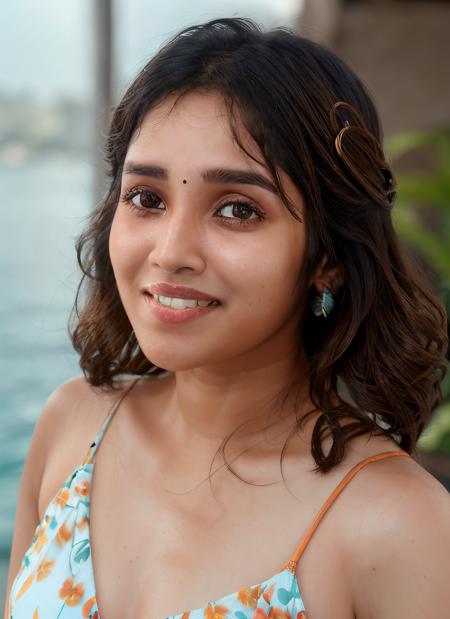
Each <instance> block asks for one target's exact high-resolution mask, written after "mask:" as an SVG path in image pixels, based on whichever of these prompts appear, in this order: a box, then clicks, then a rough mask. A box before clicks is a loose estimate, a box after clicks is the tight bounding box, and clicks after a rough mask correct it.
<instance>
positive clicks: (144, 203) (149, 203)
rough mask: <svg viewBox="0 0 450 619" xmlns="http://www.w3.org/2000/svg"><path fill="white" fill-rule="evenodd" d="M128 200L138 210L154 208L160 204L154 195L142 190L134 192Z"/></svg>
mask: <svg viewBox="0 0 450 619" xmlns="http://www.w3.org/2000/svg"><path fill="white" fill-rule="evenodd" d="M128 199H129V200H130V201H131V202H132V203H133V204H134V206H137V207H138V208H156V207H157V206H158V204H159V203H160V202H161V200H160V199H159V197H158V196H157V195H156V194H155V193H153V192H152V191H143V190H139V191H135V192H134V193H133V194H132V195H131V196H130V197H129V198H128Z"/></svg>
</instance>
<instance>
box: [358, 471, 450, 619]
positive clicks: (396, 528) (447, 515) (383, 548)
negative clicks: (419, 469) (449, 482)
mask: <svg viewBox="0 0 450 619" xmlns="http://www.w3.org/2000/svg"><path fill="white" fill-rule="evenodd" d="M352 566H353V567H352V588H353V592H354V601H355V603H354V609H355V612H356V617H357V619H424V617H427V618H428V617H430V619H431V618H432V619H448V618H449V617H450V494H449V493H448V492H447V490H446V489H445V488H444V487H443V486H442V485H441V484H440V483H439V482H437V481H435V480H434V478H432V479H431V476H430V479H427V478H425V477H424V476H421V475H419V476H417V478H413V479H411V480H410V481H409V482H408V483H407V484H405V485H404V487H401V488H400V489H399V488H397V489H396V491H395V492H394V493H393V492H389V493H386V495H385V496H382V497H380V501H379V504H378V506H377V507H376V508H375V509H372V510H371V513H370V514H368V515H367V516H366V517H365V518H364V520H362V521H361V529H360V536H359V543H358V547H357V549H356V552H355V560H354V561H352Z"/></svg>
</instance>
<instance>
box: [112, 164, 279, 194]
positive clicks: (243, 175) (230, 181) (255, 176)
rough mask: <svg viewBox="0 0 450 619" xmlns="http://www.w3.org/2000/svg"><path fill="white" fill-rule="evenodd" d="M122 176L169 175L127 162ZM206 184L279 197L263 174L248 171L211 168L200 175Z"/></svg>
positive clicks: (152, 166) (156, 169)
mask: <svg viewBox="0 0 450 619" xmlns="http://www.w3.org/2000/svg"><path fill="white" fill-rule="evenodd" d="M124 174H136V175H138V176H147V177H150V178H157V179H160V180H167V179H168V178H169V173H168V171H167V170H166V169H165V168H162V167H160V166H157V165H144V164H140V163H134V162H132V161H129V162H128V163H126V165H125V168H124ZM201 176H202V178H203V180H204V181H206V182H207V183H217V184H224V185H254V186H256V187H262V189H266V190H267V191H270V192H271V193H274V194H275V195H279V191H278V189H277V187H276V185H275V184H274V183H273V182H272V181H271V180H270V179H268V178H267V177H265V176H264V175H263V174H259V173H258V172H251V171H249V170H234V169H229V168H213V169H208V170H204V171H203V172H202V173H201Z"/></svg>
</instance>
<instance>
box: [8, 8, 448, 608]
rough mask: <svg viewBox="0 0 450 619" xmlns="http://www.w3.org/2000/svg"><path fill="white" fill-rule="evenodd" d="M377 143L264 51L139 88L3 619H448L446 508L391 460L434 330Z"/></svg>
mask: <svg viewBox="0 0 450 619" xmlns="http://www.w3.org/2000/svg"><path fill="white" fill-rule="evenodd" d="M380 133H381V131H380V126H379V121H378V118H377V114H376V111H375V109H374V105H373V103H372V101H371V99H370V97H369V95H368V94H367V91H366V90H365V88H364V86H363V85H362V84H361V82H360V80H359V79H358V78H357V77H356V76H355V75H354V74H353V73H352V71H351V70H350V69H349V68H348V67H347V66H346V65H345V64H344V63H343V62H342V61H341V60H340V59H338V58H337V57H336V56H335V55H334V54H332V53H331V52H330V51H328V50H326V49H324V48H323V47H321V46H319V45H317V44H314V43H312V42H311V41H308V40H307V39H304V38H302V37H299V36H296V35H295V34H293V33H291V32H289V31H288V30H285V29H277V30H274V31H271V32H261V31H260V30H259V28H258V27H257V26H256V25H255V24H254V23H252V22H251V21H250V20H244V19H221V20H213V21H210V22H208V23H205V24H203V25H199V26H196V27H192V28H188V29H186V30H185V31H183V32H181V33H180V34H179V35H178V36H176V37H175V38H174V39H173V40H172V41H170V42H169V43H168V44H167V45H166V46H165V47H163V48H162V49H161V50H160V51H159V53H158V54H157V55H156V56H155V57H154V58H153V59H152V60H151V61H150V62H149V63H148V64H147V66H146V67H144V69H143V70H142V71H141V73H140V74H139V75H138V77H137V79H136V80H135V81H134V83H133V84H132V85H131V86H130V87H129V89H128V91H127V92H126V94H125V96H124V97H123V99H122V101H121V102H120V104H119V106H118V107H117V109H116V110H115V113H114V117H113V120H112V125H111V131H110V135H109V140H108V144H107V158H108V161H109V163H110V165H111V186H110V189H109V192H108V194H107V195H106V197H105V199H104V200H103V202H102V203H101V204H100V205H99V206H98V208H97V209H96V210H95V212H94V213H93V214H92V216H91V219H90V222H89V225H88V227H87V229H86V230H85V231H84V233H83V234H82V235H81V237H80V239H79V240H78V243H77V250H78V259H79V263H80V265H81V268H82V270H83V273H84V278H87V280H86V283H87V288H86V292H85V296H84V298H83V302H82V303H81V304H80V299H79V295H77V299H76V302H75V310H76V313H75V315H74V317H75V320H74V323H73V324H72V327H71V337H72V341H73V345H74V347H75V349H76V350H77V351H78V352H79V353H80V367H81V369H82V370H83V374H84V377H76V378H74V379H72V380H70V381H68V382H67V383H64V384H63V385H61V386H60V387H59V388H58V389H56V391H55V392H54V393H53V394H52V395H51V396H50V398H49V399H48V401H47V402H46V404H45V406H44V409H43V412H42V414H41V416H40V418H39V420H38V422H37V424H36V429H35V432H34V434H33V439H32V442H31V446H30V451H29V455H28V457H27V461H26V464H25V468H24V472H23V477H22V481H21V486H20V494H19V500H18V507H17V517H16V528H15V534H14V541H13V547H12V552H11V562H10V579H9V583H8V591H9V603H8V605H7V609H5V616H6V617H12V618H14V619H21V618H23V617H33V618H34V619H36V618H38V617H39V618H41V619H42V618H45V619H50V618H53V617H54V618H56V617H58V619H59V618H64V619H65V618H71V617H91V618H97V619H98V618H99V617H102V619H105V618H106V619H118V618H119V617H120V618H123V617H133V618H136V619H144V618H145V619H148V618H156V619H160V618H161V617H168V616H171V617H172V616H175V617H177V619H186V618H187V617H191V618H192V619H194V618H195V619H197V618H199V617H206V618H208V619H212V618H215V619H220V618H221V617H233V618H236V619H245V618H247V617H248V618H250V617H252V618H254V619H265V618H266V617H272V618H273V617H277V618H278V617H280V618H283V619H284V618H289V617H294V618H295V619H301V618H303V619H304V618H305V617H308V618H309V619H330V618H331V617H333V619H351V618H354V617H357V618H358V619H368V618H369V617H370V618H371V619H381V618H382V619H391V618H392V619H393V618H394V617H395V618H396V619H398V618H399V617H402V618H403V617H405V618H406V617H408V619H416V618H417V619H419V617H420V618H421V619H422V617H423V616H430V617H433V618H434V619H437V618H439V619H444V617H448V613H449V612H450V598H449V594H448V582H449V578H450V561H449V557H450V553H449V552H448V550H449V546H450V534H449V527H448V524H449V515H450V504H449V497H448V493H447V492H446V490H445V489H444V488H443V487H442V486H441V485H440V484H439V483H438V482H437V481H436V480H435V479H434V478H433V477H432V476H431V475H429V474H428V473H427V472H426V471H424V470H423V469H422V468H421V467H420V466H419V465H418V464H417V463H416V462H415V460H414V459H413V458H412V457H411V455H412V454H413V453H414V450H415V445H416V443H417V440H418V437H419V435H420V433H421V432H422V430H423V428H424V426H425V424H426V422H427V421H428V419H429V417H430V414H431V412H432V410H433V409H434V408H435V406H436V405H437V404H438V403H439V401H440V399H441V392H440V386H439V385H440V381H441V379H442V376H443V373H444V371H445V352H446V347H447V339H446V332H445V323H446V317H445V312H444V309H443V307H442V305H441V303H440V301H439V300H438V299H437V297H436V296H435V294H434V292H433V291H431V290H430V289H429V287H428V285H427V284H426V283H425V282H424V281H423V279H422V278H421V276H420V275H418V273H417V268H415V267H413V266H411V265H410V262H409V261H408V259H407V257H406V256H405V254H404V252H403V251H402V250H401V249H400V246H399V243H398V240H397V237H396V235H395V232H394V230H393V228H392V223H391V208H392V206H393V202H394V198H395V188H394V181H393V177H392V173H391V171H390V168H389V165H388V164H387V162H386V161H385V159H384V155H383V150H382V147H381V145H380V140H381V135H380ZM82 282H83V280H82ZM79 292H80V289H79ZM123 375H131V376H132V378H131V379H126V380H125V381H124V380H119V377H121V376H122V378H123ZM119 409H120V414H118V415H115V412H117V411H118V410H119ZM114 415H115V416H114ZM113 418H114V422H113V423H112V424H111V423H110V422H111V421H112V419H113ZM109 426H110V427H109ZM108 428H109V429H108ZM107 429H108V432H106V430H107ZM92 439H94V440H92ZM100 444H101V445H102V449H101V450H100V452H99V455H98V453H97V452H98V447H99V445H100ZM88 447H89V448H88ZM86 452H87V453H86ZM94 456H95V458H94ZM394 456H396V457H394ZM397 456H405V457H397ZM83 457H84V460H83ZM80 462H82V464H78V463H80ZM94 462H95V482H94V481H93V480H94V477H93V471H94ZM280 465H281V466H280ZM66 478H67V481H66V482H65V483H63V480H64V479H66ZM350 482H351V483H350ZM344 490H345V491H344ZM325 516H326V517H325ZM36 523H38V526H37V527H36ZM319 523H320V525H321V526H320V528H319V527H318V525H319ZM33 533H34V537H33ZM32 538H33V539H32ZM31 539H32V542H31V545H30V540H31ZM300 558H301V560H300ZM94 576H95V578H94ZM13 579H14V580H13ZM94 580H95V582H94ZM249 583H253V584H249Z"/></svg>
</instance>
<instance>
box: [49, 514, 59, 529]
mask: <svg viewBox="0 0 450 619" xmlns="http://www.w3.org/2000/svg"><path fill="white" fill-rule="evenodd" d="M57 526H58V521H57V520H56V518H55V516H53V518H52V519H51V522H50V528H51V529H54V528H55V527H57Z"/></svg>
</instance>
